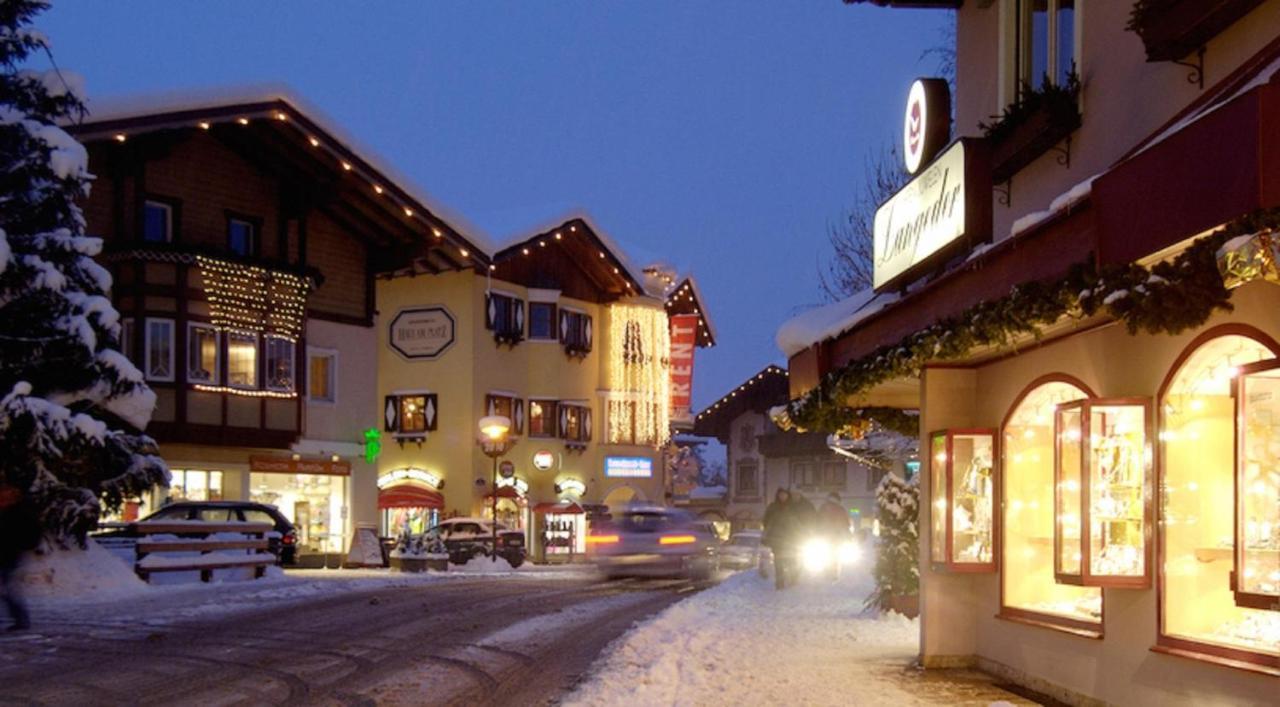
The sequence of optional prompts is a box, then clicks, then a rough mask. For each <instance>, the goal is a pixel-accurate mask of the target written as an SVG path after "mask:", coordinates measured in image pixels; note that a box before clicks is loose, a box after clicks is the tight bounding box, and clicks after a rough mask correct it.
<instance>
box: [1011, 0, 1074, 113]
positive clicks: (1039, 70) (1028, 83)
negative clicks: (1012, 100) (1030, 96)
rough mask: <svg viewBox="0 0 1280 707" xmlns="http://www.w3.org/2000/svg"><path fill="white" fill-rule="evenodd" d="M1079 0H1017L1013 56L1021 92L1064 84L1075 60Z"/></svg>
mask: <svg viewBox="0 0 1280 707" xmlns="http://www.w3.org/2000/svg"><path fill="white" fill-rule="evenodd" d="M1076 2H1077V0H1015V2H1014V6H1015V8H1016V13H1015V16H1014V20H1015V24H1014V37H1015V41H1014V57H1015V62H1016V64H1015V66H1016V69H1017V71H1016V74H1015V76H1016V78H1017V81H1018V91H1019V92H1020V91H1021V90H1023V89H1022V87H1024V86H1025V87H1028V88H1031V89H1033V90H1040V89H1042V88H1044V84H1045V81H1046V80H1047V81H1049V82H1051V83H1054V84H1058V85H1065V84H1066V83H1067V77H1068V76H1070V75H1071V72H1072V71H1073V70H1074V69H1075V63H1076V56H1075V54H1076V50H1075V46H1076Z"/></svg>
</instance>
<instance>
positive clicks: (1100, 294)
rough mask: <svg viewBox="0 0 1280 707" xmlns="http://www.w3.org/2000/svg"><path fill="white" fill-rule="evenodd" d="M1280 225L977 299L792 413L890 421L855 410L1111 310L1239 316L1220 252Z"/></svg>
mask: <svg viewBox="0 0 1280 707" xmlns="http://www.w3.org/2000/svg"><path fill="white" fill-rule="evenodd" d="M1277 228H1280V208H1277V209H1264V210H1259V211H1256V212H1254V213H1251V214H1248V215H1246V216H1243V217H1241V218H1239V219H1237V220H1235V221H1233V222H1231V223H1230V224H1228V225H1227V226H1224V227H1223V228H1221V229H1219V230H1217V231H1215V232H1213V233H1211V234H1209V235H1207V236H1204V237H1203V238H1201V239H1199V240H1197V241H1196V242H1195V243H1193V244H1192V245H1191V246H1190V247H1188V248H1187V249H1186V250H1184V251H1183V252H1181V253H1179V254H1178V255H1177V256H1176V257H1174V258H1173V259H1172V260H1168V261H1162V262H1159V263H1157V264H1155V265H1153V266H1152V267H1150V268H1146V267H1143V266H1141V265H1137V264H1135V263H1126V264H1117V265H1108V266H1105V267H1103V268H1101V269H1098V268H1097V267H1096V266H1095V265H1094V264H1093V263H1092V262H1086V263H1078V264H1076V265H1074V266H1072V267H1071V269H1070V270H1069V271H1068V273H1067V274H1066V275H1065V276H1064V277H1062V278H1060V279H1058V280H1057V281H1054V282H1048V283H1045V282H1027V283H1022V284H1019V285H1015V286H1014V287H1013V288H1012V290H1011V291H1010V292H1009V294H1008V295H1007V296H1005V297H1003V298H1000V299H998V300H993V301H989V302H979V303H978V304H976V305H974V306H973V307H970V308H969V309H967V310H965V311H964V312H962V313H961V314H959V315H957V316H954V317H949V318H946V319H943V320H941V321H938V322H937V323H935V324H933V325H932V326H929V327H926V328H925V329H922V330H920V331H917V332H915V333H913V334H910V335H908V336H906V337H904V338H903V339H902V340H900V341H898V342H897V343H895V344H890V345H886V346H882V347H880V348H878V349H876V350H875V351H873V352H871V353H870V354H868V355H866V356H863V357H862V358H859V359H855V360H853V361H850V362H849V363H848V364H846V365H845V366H843V367H841V368H840V369H837V370H835V371H831V372H830V373H828V374H826V375H825V376H824V377H823V379H822V381H821V382H820V384H819V385H818V386H817V387H816V388H814V389H813V390H811V391H809V392H808V393H806V394H805V395H804V396H802V397H801V398H799V399H797V400H793V401H791V403H789V404H788V406H787V415H788V417H789V418H790V420H791V421H792V422H793V423H794V424H795V425H796V426H797V427H799V428H802V429H806V430H820V431H825V432H843V431H848V430H850V429H856V428H857V427H858V426H859V425H861V424H863V421H864V420H865V419H867V418H870V419H872V420H877V418H878V416H880V415H883V414H884V413H883V412H882V411H878V410H875V409H870V408H861V409H860V408H858V407H856V406H854V405H849V404H848V403H849V401H851V400H857V398H858V396H860V395H862V394H864V393H865V392H866V391H868V390H870V389H871V388H873V387H874V386H876V385H878V384H880V383H884V382H887V381H890V380H894V379H897V378H913V377H917V376H919V375H920V371H921V370H923V368H924V366H925V365H926V364H928V363H930V362H934V361H954V360H957V359H962V358H964V357H966V356H967V355H968V354H969V353H970V352H972V351H974V350H975V349H978V348H984V347H997V348H1001V349H1009V348H1012V347H1013V345H1014V342H1015V340H1016V339H1017V338H1018V337H1020V336H1027V335H1030V336H1032V337H1035V338H1036V339H1039V337H1040V336H1041V334H1042V333H1043V329H1044V327H1046V326H1049V325H1051V324H1053V323H1055V322H1058V321H1060V320H1062V319H1063V318H1068V317H1069V318H1073V319H1084V318H1086V317H1090V316H1093V315H1096V314H1100V313H1105V314H1107V315H1109V316H1111V317H1113V318H1115V319H1117V320H1119V321H1122V322H1124V324H1125V327H1126V328H1127V329H1128V331H1129V333H1130V334H1137V333H1146V334H1178V333H1180V332H1183V331H1186V330H1187V329H1191V328H1194V327H1197V326H1200V325H1201V324H1203V323H1204V322H1205V321H1207V320H1208V319H1209V317H1210V315H1212V314H1213V313H1214V312H1215V311H1218V310H1222V311H1231V309H1232V306H1231V302H1230V294H1229V292H1228V291H1227V288H1226V287H1225V286H1224V284H1223V280H1222V275H1221V273H1220V272H1219V270H1218V263H1217V251H1218V249H1219V248H1220V247H1221V246H1222V245H1223V244H1224V243H1225V242H1226V241H1228V240H1229V239H1231V238H1234V237H1236V236H1240V235H1248V234H1253V233H1257V232H1259V231H1263V230H1267V229H1277ZM859 410H861V411H862V412H859ZM868 410H870V412H867V411H868ZM882 424H883V423H882ZM889 424H893V423H892V422H890V423H889ZM888 426H889V425H888V424H886V427H888Z"/></svg>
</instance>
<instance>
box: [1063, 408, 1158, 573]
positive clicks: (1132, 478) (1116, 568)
mask: <svg viewBox="0 0 1280 707" xmlns="http://www.w3.org/2000/svg"><path fill="white" fill-rule="evenodd" d="M1054 447H1055V449H1054V464H1053V471H1054V490H1053V495H1054V533H1053V534H1054V538H1053V539H1054V543H1053V550H1054V577H1055V579H1056V580H1057V581H1058V582H1059V583H1060V584H1073V585H1078V586H1086V587H1121V588H1126V587H1127V588H1135V589H1145V588H1149V587H1150V586H1151V549H1152V543H1151V542H1150V540H1151V532H1152V526H1153V520H1154V518H1153V514H1154V504H1153V501H1154V498H1153V496H1154V494H1153V493H1152V489H1151V458H1152V450H1151V401H1150V400H1148V399H1147V398H1087V399H1085V400H1077V401H1075V402H1070V403H1063V404H1062V405H1059V406H1058V407H1057V410H1056V411H1055V413H1054Z"/></svg>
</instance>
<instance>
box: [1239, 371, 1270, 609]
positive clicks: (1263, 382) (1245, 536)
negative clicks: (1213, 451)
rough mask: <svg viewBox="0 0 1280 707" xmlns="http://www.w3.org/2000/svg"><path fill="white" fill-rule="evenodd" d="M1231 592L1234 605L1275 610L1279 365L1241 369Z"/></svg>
mask: <svg viewBox="0 0 1280 707" xmlns="http://www.w3.org/2000/svg"><path fill="white" fill-rule="evenodd" d="M1232 394H1233V395H1234V397H1235V404H1236V420H1237V423H1236V483H1235V491H1236V493H1235V495H1236V508H1235V550H1234V552H1233V553H1232V554H1233V555H1234V567H1233V570H1232V572H1231V590H1232V592H1234V593H1235V600H1236V605H1237V606H1242V607H1246V608H1250V609H1264V610H1271V611H1280V361H1276V360H1275V359H1270V360H1266V361H1260V362H1258V363H1253V364H1249V365H1246V366H1242V367H1241V368H1240V375H1239V376H1238V377H1237V378H1236V380H1235V382H1234V384H1233V390H1232Z"/></svg>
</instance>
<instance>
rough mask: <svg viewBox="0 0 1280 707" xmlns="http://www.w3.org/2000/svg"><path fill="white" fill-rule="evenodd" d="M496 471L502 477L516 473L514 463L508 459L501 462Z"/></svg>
mask: <svg viewBox="0 0 1280 707" xmlns="http://www.w3.org/2000/svg"><path fill="white" fill-rule="evenodd" d="M498 473H499V474H501V475H502V478H504V479H510V478H511V477H513V476H515V475H516V465H515V464H512V463H511V462H509V461H505V462H502V463H501V464H499V465H498Z"/></svg>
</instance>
